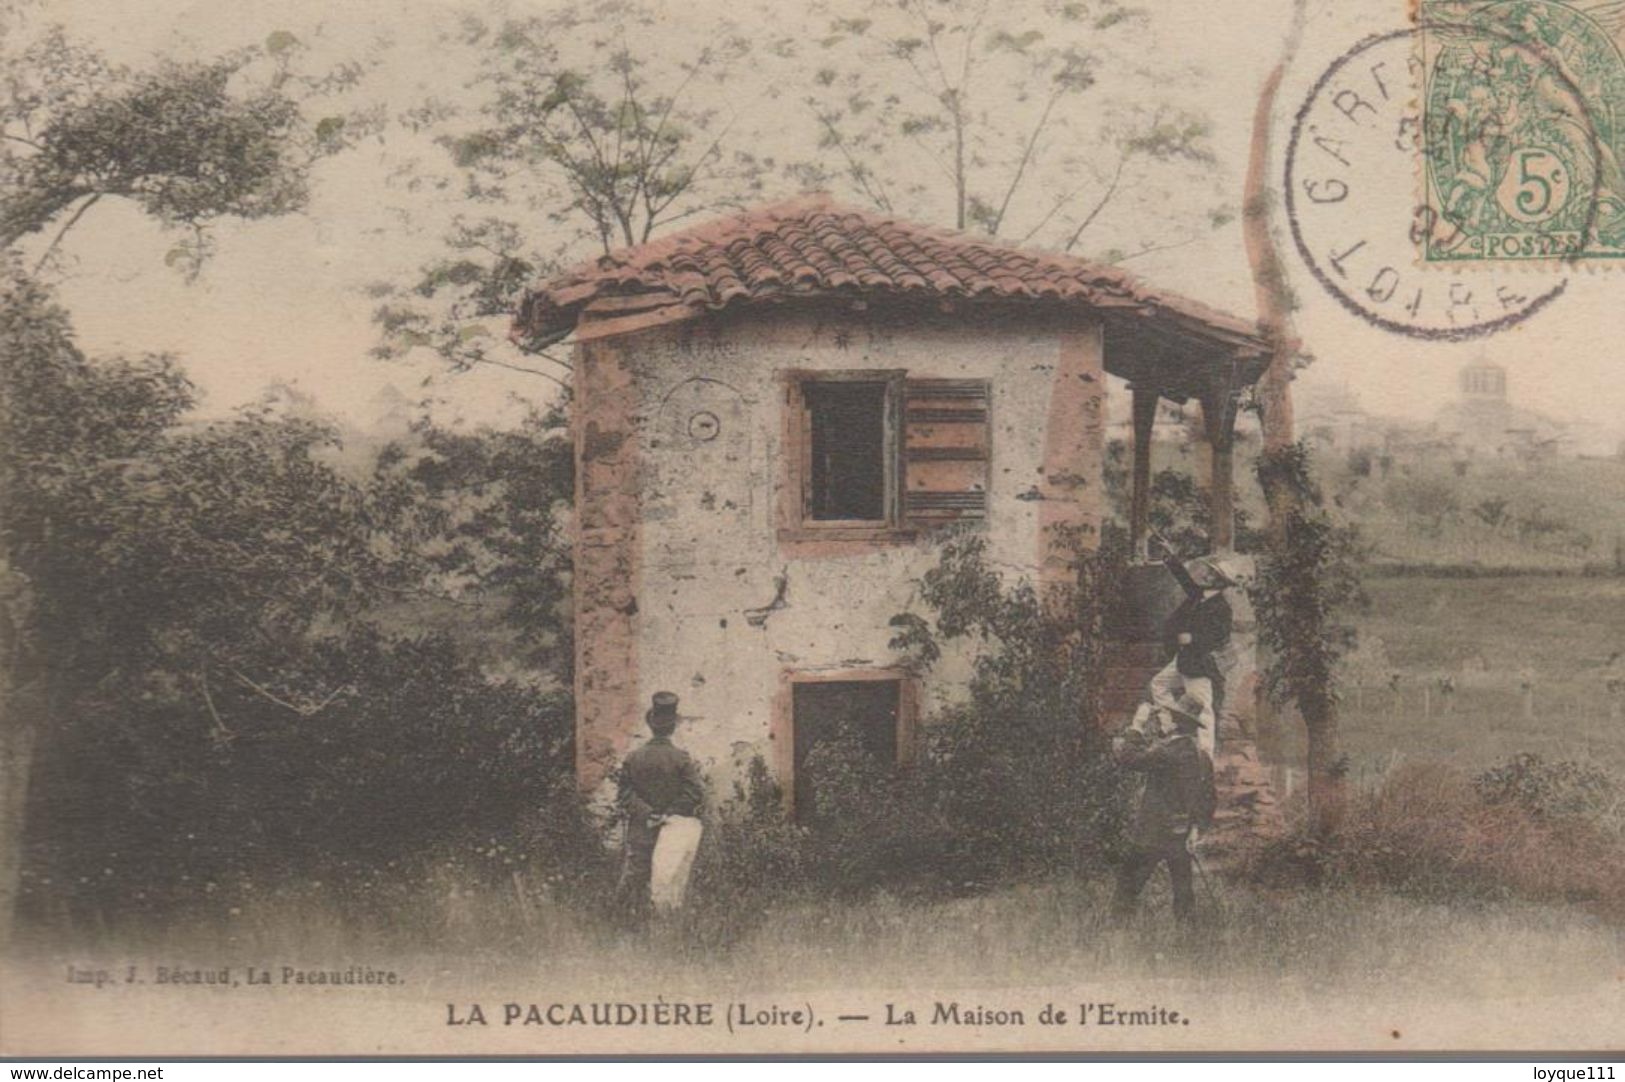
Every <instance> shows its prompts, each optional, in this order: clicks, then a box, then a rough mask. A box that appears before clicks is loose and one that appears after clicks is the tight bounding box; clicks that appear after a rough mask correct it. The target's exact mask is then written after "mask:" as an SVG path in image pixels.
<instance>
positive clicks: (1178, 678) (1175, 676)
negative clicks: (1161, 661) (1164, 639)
mask: <svg viewBox="0 0 1625 1082" xmlns="http://www.w3.org/2000/svg"><path fill="white" fill-rule="evenodd" d="M1181 692H1183V693H1184V694H1186V695H1189V696H1190V697H1191V698H1193V699H1195V700H1196V701H1197V702H1198V703H1200V704H1201V705H1202V727H1201V728H1200V729H1198V730H1197V731H1196V746H1197V747H1199V748H1201V749H1202V750H1203V751H1205V752H1207V753H1208V754H1209V755H1212V754H1213V738H1214V734H1215V733H1217V732H1218V730H1219V719H1218V715H1217V714H1215V713H1214V712H1213V681H1212V680H1210V679H1208V678H1207V677H1205V676H1184V675H1181V674H1180V671H1179V661H1178V659H1175V660H1173V661H1170V662H1168V664H1166V665H1164V666H1163V667H1162V670H1161V671H1160V672H1158V673H1157V675H1155V676H1153V677H1152V678H1151V701H1152V702H1153V703H1155V704H1156V705H1157V706H1160V707H1162V708H1163V709H1164V710H1167V709H1170V708H1172V707H1173V705H1174V704H1175V703H1176V702H1178V701H1179V696H1180V694H1181Z"/></svg>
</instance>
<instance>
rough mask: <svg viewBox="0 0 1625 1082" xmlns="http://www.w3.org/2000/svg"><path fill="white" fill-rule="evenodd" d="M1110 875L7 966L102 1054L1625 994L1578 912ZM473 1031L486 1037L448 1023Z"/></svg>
mask: <svg viewBox="0 0 1625 1082" xmlns="http://www.w3.org/2000/svg"><path fill="white" fill-rule="evenodd" d="M1108 890H1109V888H1108V886H1107V885H1106V884H1104V883H1102V882H1098V881H1092V882H1079V881H1071V880H1062V881H1055V882H1050V883H1046V884H1038V885H1030V886H1022V887H1013V888H1009V889H1006V890H1002V891H999V892H996V893H993V894H990V895H987V896H983V897H978V898H971V899H962V900H957V901H946V902H939V903H932V904H923V905H921V904H909V903H905V902H902V901H898V900H896V899H892V898H888V897H885V896H882V897H879V898H875V899H872V900H869V901H866V902H860V903H837V902H804V903H797V904H794V905H790V906H787V907H785V908H783V909H780V910H776V911H773V912H767V913H763V914H762V915H761V919H760V921H759V922H758V924H757V927H756V929H755V930H754V931H752V932H750V933H748V934H746V935H745V936H743V937H742V938H741V939H740V940H739V941H738V942H735V943H732V944H729V945H714V944H712V945H701V944H700V943H699V942H698V941H697V940H696V939H695V938H693V937H691V936H685V935H682V934H673V935H669V936H665V937H655V938H654V939H653V940H648V939H642V938H638V937H625V936H616V935H613V934H611V933H609V932H607V931H605V930H604V929H602V928H599V927H597V926H594V925H588V924H582V923H581V922H580V921H577V920H573V919H570V918H569V917H567V916H566V915H565V914H564V913H562V912H561V911H559V910H557V909H553V908H550V907H547V906H545V905H544V906H534V905H531V906H523V907H521V906H518V905H517V904H516V903H515V902H514V900H513V898H512V897H511V896H509V895H507V894H506V893H498V894H493V895H483V896H482V895H474V896H470V895H467V894H464V895H462V896H460V897H449V896H441V897H435V896H433V895H430V894H426V895H425V897H424V899H423V901H422V903H421V904H420V905H418V906H415V907H413V908H412V909H411V910H409V911H403V912H400V913H398V914H397V915H396V919H395V920H394V921H393V922H392V923H391V924H390V925H389V926H387V927H385V926H375V927H357V926H356V925H354V924H351V923H345V922H341V921H339V920H337V919H335V918H334V917H333V915H332V913H331V911H330V910H326V909H322V908H319V907H316V906H314V905H311V904H308V903H307V904H306V905H304V906H303V907H300V906H287V905H283V906H278V905H276V904H270V905H266V906H263V907H256V908H252V909H250V910H248V911H246V912H243V913H241V914H240V915H237V916H235V917H231V918H226V917H225V916H224V915H222V916H221V917H220V918H219V919H218V920H215V921H209V920H203V921H199V922H195V923H192V924H191V925H189V926H188V927H185V928H177V929H176V930H175V931H173V932H172V933H170V934H168V935H164V936H160V937H154V938H150V939H148V940H146V941H141V942H137V941H132V940H130V939H128V938H124V937H116V936H115V937H109V938H108V939H107V940H106V941H105V942H101V943H96V942H89V941H86V940H85V939H83V938H78V939H76V940H75V941H74V942H73V943H72V944H71V946H62V945H54V944H50V943H46V942H43V941H36V942H34V943H32V944H31V945H30V946H29V947H28V949H27V950H26V952H25V953H24V954H23V955H22V956H20V957H14V958H13V959H12V964H10V965H8V967H7V969H6V976H5V978H4V979H3V983H4V984H6V985H8V986H9V990H10V992H11V993H12V994H11V996H10V998H9V1002H10V1003H11V1004H13V1010H12V1011H11V1014H10V1019H9V1020H10V1021H11V1023H12V1033H13V1034H14V1036H13V1037H12V1038H11V1040H12V1041H16V1040H17V1037H16V1036H15V1035H17V1034H29V1036H30V1037H32V1038H33V1041H32V1045H33V1046H34V1047H50V1046H52V1042H53V1041H57V1042H60V1041H61V1040H63V1039H64V1037H63V1035H64V1034H76V1035H77V1040H78V1042H79V1047H81V1048H82V1047H84V1045H85V1043H86V1042H87V1041H88V1040H89V1039H91V1038H92V1037H94V1036H95V1035H97V1034H105V1033H109V1032H113V1029H111V1028H110V1027H115V1026H117V1025H119V1020H120V1018H121V1017H122V1016H123V1014H124V1013H128V1015H129V1018H130V1025H131V1026H132V1027H135V1028H131V1029H123V1030H120V1031H119V1032H121V1035H122V1036H124V1037H125V1038H126V1043H125V1044H124V1046H123V1047H124V1048H126V1049H129V1048H130V1047H131V1045H130V1044H129V1043H128V1041H131V1040H133V1041H135V1042H136V1044H138V1045H139V1044H141V1043H142V1042H143V1041H146V1040H149V1039H157V1035H160V1034H166V1033H167V1034H169V1037H168V1044H167V1046H166V1047H167V1048H168V1049H171V1050H174V1049H176V1048H177V1047H179V1048H188V1047H192V1048H195V1047H197V1045H198V1044H199V1043H200V1042H201V1043H202V1044H203V1045H204V1046H205V1047H207V1046H210V1044H211V1043H212V1042H220V1041H221V1040H225V1041H227V1042H229V1047H233V1048H235V1049H238V1050H243V1049H255V1048H265V1047H268V1046H269V1047H276V1046H277V1042H278V1040H279V1039H280V1040H284V1041H285V1040H287V1039H288V1037H289V1036H290V1035H291V1036H292V1037H293V1038H294V1040H295V1041H296V1042H297V1043H299V1044H300V1045H302V1046H303V1047H306V1048H307V1049H308V1048H310V1047H312V1046H314V1047H321V1048H327V1049H330V1050H344V1049H345V1048H356V1047H360V1048H364V1049H365V1050H367V1051H375V1050H385V1051H401V1050H416V1051H424V1050H446V1049H447V1048H453V1049H461V1050H464V1051H467V1050H484V1051H548V1050H554V1051H556V1050H558V1048H559V1047H560V1045H559V1044H558V1043H556V1042H562V1041H573V1042H574V1044H573V1047H576V1048H581V1047H588V1048H590V1047H593V1046H594V1045H593V1044H592V1042H593V1041H595V1040H596V1041H612V1042H615V1043H613V1044H611V1045H610V1046H609V1047H615V1048H619V1049H620V1050H622V1051H625V1050H628V1049H637V1048H642V1049H645V1050H653V1049H660V1048H670V1047H672V1045H670V1044H666V1043H663V1042H666V1041H669V1040H675V1039H678V1038H676V1037H673V1036H671V1035H668V1034H660V1033H650V1032H648V1031H643V1032H637V1031H623V1032H620V1033H610V1034H603V1033H597V1034H594V1033H587V1032H581V1031H576V1032H574V1033H559V1032H557V1031H554V1032H551V1033H549V1032H548V1031H546V1030H528V1031H523V1032H521V1031H518V1030H512V1031H505V1030H504V1029H503V1028H502V1027H500V1026H498V1027H496V1028H495V1029H493V1030H492V1031H484V1032H480V1033H479V1034H478V1035H476V1034H474V1033H464V1032H449V1031H448V1030H446V1028H445V1024H444V1018H445V1014H446V1005H447V1004H464V1005H466V1004H468V1003H473V1002H482V1001H483V1002H485V1003H487V1004H488V1005H489V1004H492V1003H495V1004H499V1005H500V1004H501V1003H502V1002H504V1001H505V1000H510V999H516V1000H519V1001H520V1002H527V1001H539V1002H543V1003H547V1002H558V1001H566V1002H569V1001H592V1002H596V1001H601V1000H633V1001H643V1000H652V999H654V998H656V997H657V996H659V997H663V998H665V999H668V1000H672V999H677V1000H696V999H712V1000H716V999H720V1000H723V1001H727V1000H730V999H733V1000H740V999H744V1000H749V1001H751V1002H753V1003H769V1002H772V1003H787V1004H791V1005H794V1006H796V1007H800V1006H801V1005H803V1004H811V1005H813V1007H814V1009H815V1010H816V1011H819V1012H821V1013H822V1014H823V1016H824V1017H831V1016H833V1015H834V1014H835V1013H836V1012H837V1011H847V1012H862V1013H866V1014H871V1015H877V1014H879V1013H881V1012H882V1011H883V1009H884V1007H883V1005H884V1004H885V1003H888V1002H891V1003H901V1004H906V1005H908V1006H911V1007H915V1008H918V1009H920V1011H921V1013H922V1014H928V1013H929V1012H930V1011H931V1010H932V1008H933V1005H934V1004H935V1003H936V1002H942V1001H957V1002H959V1003H961V1004H964V1005H970V1004H982V1005H989V1006H993V1007H999V1008H1013V1009H1019V1010H1023V1011H1024V1012H1026V1015H1027V1017H1028V1019H1032V1018H1033V1017H1034V1016H1036V1014H1037V1012H1038V1010H1039V1009H1040V1008H1041V1006H1042V1005H1043V1004H1044V1003H1045V1002H1048V1001H1055V1002H1059V1003H1062V1004H1076V1003H1078V1002H1080V1001H1086V1000H1089V1001H1097V1002H1098V1001H1115V1002H1117V1003H1119V1004H1123V1005H1129V1006H1136V1007H1138V1006H1142V1005H1145V1004H1150V1003H1157V1004H1161V1005H1164V1006H1167V1007H1170V1008H1173V1009H1177V1010H1179V1011H1181V1012H1182V1013H1183V1014H1184V1015H1187V1016H1189V1017H1190V1018H1192V1020H1193V1021H1192V1023H1191V1025H1190V1029H1188V1030H1187V1029H1184V1028H1179V1029H1176V1030H1172V1031H1170V1030H1169V1029H1167V1028H1164V1029H1160V1030H1150V1029H1139V1030H1128V1029H1124V1030H1118V1031H1110V1032H1108V1031H1101V1030H1098V1029H1093V1030H1080V1029H1071V1030H1058V1031H1046V1030H1045V1029H1043V1028H1041V1027H1035V1026H1031V1025H1028V1026H1026V1027H1024V1028H1022V1029H1019V1030H1010V1029H1006V1030H1001V1029H997V1028H966V1029H960V1028H958V1027H950V1028H948V1029H944V1028H931V1029H927V1028H926V1027H924V1026H922V1027H920V1029H919V1030H918V1031H913V1032H907V1033H906V1034H905V1033H901V1032H899V1031H896V1030H890V1031H888V1030H887V1029H886V1028H884V1027H882V1026H880V1025H878V1024H865V1025H851V1026H848V1027H845V1028H838V1029H837V1030H836V1031H834V1032H820V1033H813V1034H808V1035H805V1038H803V1036H802V1035H800V1034H795V1033H791V1034H776V1035H772V1036H773V1039H775V1040H778V1041H780V1042H786V1041H788V1042H790V1043H788V1044H783V1043H781V1044H778V1045H775V1046H774V1047H781V1048H786V1047H787V1048H791V1049H802V1050H822V1051H833V1050H840V1049H849V1050H850V1049H857V1048H869V1049H881V1048H891V1049H893V1050H897V1049H898V1045H899V1044H902V1043H903V1038H904V1037H905V1036H906V1039H907V1040H908V1042H909V1043H910V1044H911V1045H912V1047H915V1048H919V1047H968V1048H976V1049H981V1050H998V1049H1005V1050H1011V1049H1021V1048H1037V1047H1057V1048H1073V1049H1087V1048H1097V1049H1099V1048H1147V1047H1164V1048H1181V1047H1183V1048H1225V1047H1232V1048H1235V1047H1239V1048H1271V1049H1287V1048H1304V1047H1334V1048H1338V1047H1341V1048H1356V1047H1371V1048H1382V1049H1390V1050H1399V1049H1405V1048H1429V1047H1432V1048H1440V1047H1458V1046H1462V1045H1468V1046H1480V1047H1486V1046H1487V1047H1543V1046H1544V1047H1550V1046H1554V1045H1556V1046H1560V1047H1561V1046H1567V1047H1580V1046H1590V1045H1595V1044H1597V1043H1599V1042H1605V1041H1606V1039H1607V1037H1608V1025H1607V1022H1606V1020H1607V1019H1608V1018H1610V1017H1613V1018H1617V1017H1618V1014H1617V1012H1618V1010H1619V1009H1620V1008H1621V1007H1622V1006H1625V986H1622V985H1621V984H1620V983H1619V982H1618V981H1617V980H1615V979H1613V975H1615V974H1618V973H1619V972H1621V971H1622V967H1625V940H1622V937H1621V936H1620V934H1619V931H1618V929H1617V928H1612V927H1609V926H1607V925H1604V924H1602V923H1600V922H1598V921H1596V920H1594V919H1592V918H1589V917H1587V916H1585V915H1584V914H1581V913H1579V912H1578V911H1566V910H1557V909H1552V908H1543V907H1534V906H1519V905H1511V904H1492V905H1483V906H1477V907H1464V906H1461V905H1451V906H1445V905H1439V904H1432V903H1429V902H1426V901H1420V900H1416V899H1410V898H1404V897H1400V896H1396V895H1392V894H1388V893H1383V892H1370V893H1365V892H1359V891H1353V890H1343V891H1337V892H1333V891H1313V890H1294V891H1271V890H1263V889H1260V888H1254V887H1245V886H1241V885H1238V884H1232V883H1216V884H1210V885H1209V886H1208V887H1206V888H1204V891H1203V895H1202V906H1203V909H1204V910H1205V916H1206V918H1207V919H1206V920H1205V922H1204V923H1203V924H1202V925H1201V926H1199V927H1198V928H1196V929H1195V930H1194V931H1192V932H1190V933H1184V934H1182V933H1180V932H1178V931H1176V930H1175V929H1174V927H1173V925H1172V922H1171V921H1170V919H1169V914H1168V912H1167V904H1166V898H1165V896H1166V890H1167V888H1166V884H1165V882H1164V881H1163V880H1162V879H1161V878H1160V877H1159V878H1158V879H1155V880H1153V882H1152V884H1151V887H1150V889H1149V890H1148V897H1147V906H1146V909H1145V911H1144V912H1143V913H1142V914H1141V915H1140V917H1139V918H1138V919H1137V920H1135V921H1134V922H1132V923H1131V924H1129V925H1127V926H1116V925H1113V924H1111V923H1110V922H1108V921H1107V920H1106V919H1105V917H1104V910H1105V902H1106V900H1107V897H1108ZM64 959H66V960H70V961H73V962H74V963H75V964H78V965H81V966H85V965H96V964H103V963H107V964H111V965H114V966H116V967H118V968H119V971H122V967H123V966H124V965H126V964H136V965H147V964H165V963H167V964H169V965H174V966H187V965H210V966H215V967H222V966H233V967H241V966H244V965H260V966H264V965H267V964H277V963H283V962H286V963H291V964H296V965H315V964H334V963H344V964H347V963H349V962H363V961H365V962H368V963H369V964H374V965H380V964H382V965H388V966H391V967H393V968H395V969H397V970H399V971H400V973H401V974H402V975H403V978H404V980H405V984H404V986H403V987H401V988H399V989H396V990H391V991H388V992H382V991H380V992H374V993H367V994H363V993H359V992H351V993H339V992H332V993H328V994H325V995H321V996H316V995H311V994H304V995H298V994H294V993H291V992H279V991H277V990H275V989H267V990H266V991H264V992H263V993H251V992H247V991H241V990H240V991H238V992H236V993H225V994H220V993H206V992H203V991H201V990H194V991H188V990H186V989H175V990H167V991H162V992H159V991H157V990H154V991H152V992H150V993H146V994H141V993H140V992H139V991H131V990H128V989H126V990H122V991H121V990H118V989H112V990H106V991H101V992H98V991H96V990H93V989H92V990H79V989H74V988H72V987H64V986H63V985H62V983H61V977H60V965H61V963H62V962H63V961H64ZM1577 976H1578V977H1582V978H1583V979H1580V980H1577V979H1576V978H1577ZM21 990H26V991H27V994H25V995H19V994H18V993H19V991H21ZM464 1009H465V1011H466V1007H465V1008H464ZM35 1012H41V1015H40V1017H38V1018H36V1017H35V1016H34V1015H35ZM137 1019H139V1021H137ZM47 1023H48V1024H47ZM831 1024H832V1025H833V1024H834V1023H833V1019H832V1021H831ZM37 1025H45V1028H43V1029H36V1028H34V1027H35V1026H37ZM176 1026H179V1027H180V1028H179V1029H176V1028H174V1027H176ZM74 1027H80V1028H78V1029H77V1030H76V1029H75V1028H74ZM1502 1027H1512V1028H1510V1029H1503V1028H1502ZM464 1038H470V1039H473V1040H474V1041H475V1042H476V1043H469V1044H455V1043H453V1044H450V1045H448V1044H447V1043H446V1042H447V1041H453V1042H455V1041H458V1040H461V1039H464ZM706 1039H707V1040H708V1041H709V1042H710V1047H712V1048H713V1049H722V1050H734V1051H739V1050H744V1049H749V1048H752V1047H758V1045H757V1044H753V1038H752V1037H751V1035H750V1034H744V1035H735V1036H733V1037H729V1036H725V1035H723V1034H713V1035H711V1036H709V1037H708V1038H706ZM548 1042H555V1043H551V1044H550V1043H548ZM213 1046H214V1047H219V1045H218V1043H213ZM13 1047H16V1045H15V1044H13Z"/></svg>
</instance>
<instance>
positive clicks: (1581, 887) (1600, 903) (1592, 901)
mask: <svg viewBox="0 0 1625 1082" xmlns="http://www.w3.org/2000/svg"><path fill="white" fill-rule="evenodd" d="M1621 792H1622V786H1621V783H1620V781H1619V779H1617V778H1612V777H1610V776H1608V775H1606V774H1604V773H1603V772H1602V771H1600V770H1597V769H1596V768H1593V767H1589V766H1584V765H1581V764H1575V763H1561V764H1542V763H1541V762H1540V761H1539V760H1538V759H1537V758H1536V757H1534V756H1529V755H1520V756H1518V757H1517V758H1515V759H1514V760H1512V761H1511V762H1510V763H1507V764H1505V765H1503V766H1501V767H1497V768H1495V769H1493V770H1490V771H1487V772H1485V773H1483V774H1481V775H1479V776H1478V777H1476V778H1469V777H1468V776H1467V775H1466V774H1464V773H1463V772H1461V771H1459V770H1456V769H1454V768H1451V767H1449V766H1446V765H1442V764H1425V765H1424V764H1417V765H1409V766H1401V767H1399V768H1396V769H1395V770H1393V771H1391V772H1390V773H1389V774H1388V776H1387V777H1386V778H1384V779H1383V781H1382V783H1381V784H1380V785H1378V786H1377V787H1376V788H1374V789H1372V790H1371V791H1369V792H1366V793H1363V794H1361V795H1360V796H1358V797H1357V798H1355V799H1353V800H1351V801H1350V803H1349V806H1348V809H1347V815H1346V817H1345V819H1344V821H1343V824H1342V829H1341V830H1340V831H1339V833H1338V834H1336V835H1334V836H1331V837H1321V838H1316V837H1315V836H1312V835H1310V834H1308V833H1305V832H1297V833H1293V834H1290V835H1288V836H1286V837H1284V838H1282V839H1280V840H1279V841H1277V842H1275V843H1273V844H1272V845H1271V846H1269V847H1268V848H1267V849H1266V850H1265V851H1264V852H1263V853H1262V854H1261V855H1260V858H1259V861H1258V863H1257V865H1256V866H1255V868H1254V872H1255V873H1256V874H1257V875H1258V876H1259V877H1260V878H1262V879H1263V880H1265V881H1273V882H1278V883H1282V882H1284V883H1304V882H1308V883H1317V884H1321V885H1328V886H1346V885H1360V884H1365V885H1378V886H1383V887H1387V888H1390V889H1394V890H1398V891H1401V892H1404V893H1407V894H1414V895H1420V896H1423V897H1426V898H1431V899H1436V900H1443V901H1464V900H1473V899H1479V900H1488V899H1499V898H1518V899H1524V900H1528V901H1536V902H1562V903H1580V904H1585V905H1588V906H1590V907H1592V908H1594V909H1596V910H1597V911H1598V912H1600V913H1602V914H1603V915H1606V916H1609V917H1611V918H1614V919H1625V835H1621V833H1620V832H1619V831H1618V829H1617V827H1616V826H1613V825H1611V824H1610V823H1609V821H1608V818H1607V816H1608V815H1609V814H1610V811H1609V809H1615V808H1617V806H1618V805H1617V801H1618V797H1619V794H1620V793H1621Z"/></svg>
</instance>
